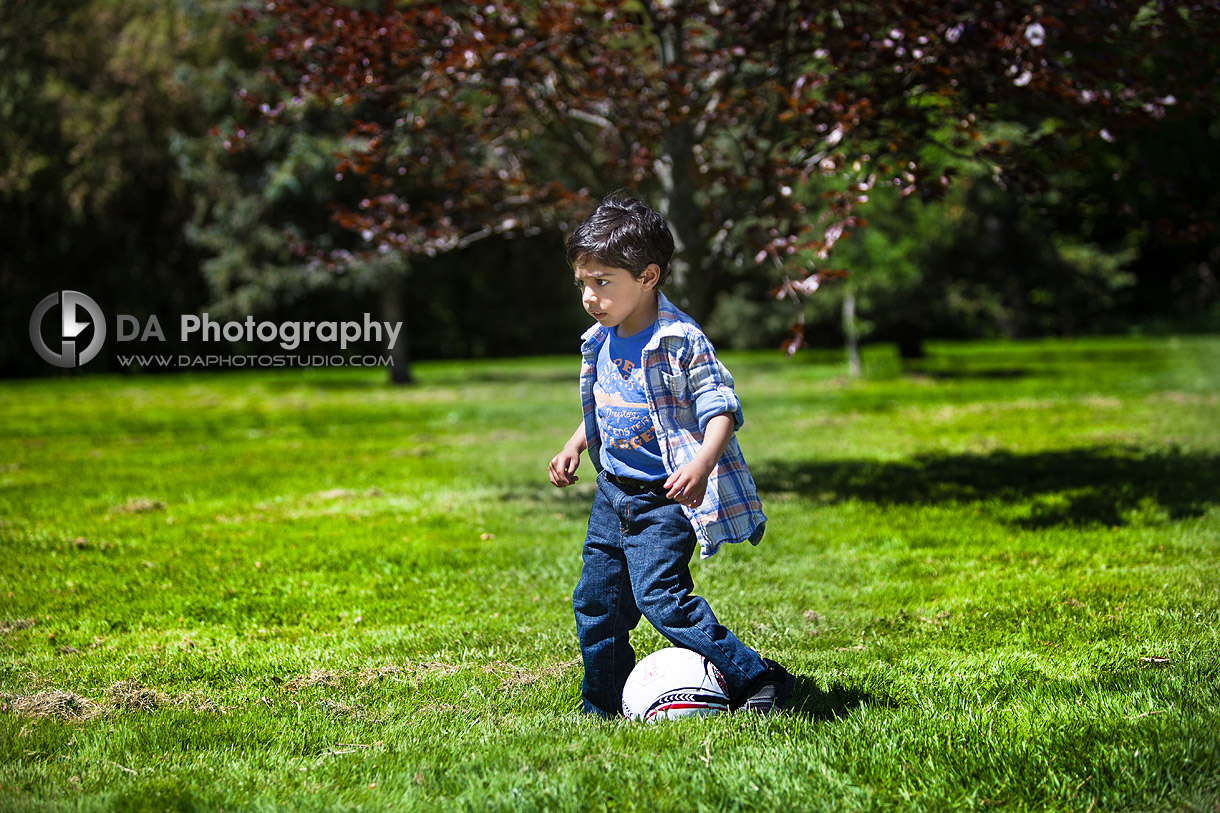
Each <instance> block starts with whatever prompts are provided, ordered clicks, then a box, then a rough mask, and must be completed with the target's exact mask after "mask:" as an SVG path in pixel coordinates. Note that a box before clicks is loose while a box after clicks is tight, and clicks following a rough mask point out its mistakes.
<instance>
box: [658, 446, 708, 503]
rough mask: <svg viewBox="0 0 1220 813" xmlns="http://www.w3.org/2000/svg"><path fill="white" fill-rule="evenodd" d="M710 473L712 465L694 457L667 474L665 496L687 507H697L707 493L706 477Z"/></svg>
mask: <svg viewBox="0 0 1220 813" xmlns="http://www.w3.org/2000/svg"><path fill="white" fill-rule="evenodd" d="M711 473H712V466H709V465H707V463H705V462H703V461H702V460H700V459H699V458H695V459H694V460H692V461H690V462H689V463H687V464H686V465H685V466H682V467H681V468H680V469H678V470H677V471H675V472H674V473H673V474H671V475H669V479H667V480H666V481H665V488H666V489H667V491H666V492H665V496H667V497H669V498H670V499H671V500H673V501H674V502H677V503H681V504H682V505H685V506H686V507H687V508H697V507H698V506H699V504H700V503H701V502H703V496H704V495H705V494H706V493H707V478H708V477H709V476H711Z"/></svg>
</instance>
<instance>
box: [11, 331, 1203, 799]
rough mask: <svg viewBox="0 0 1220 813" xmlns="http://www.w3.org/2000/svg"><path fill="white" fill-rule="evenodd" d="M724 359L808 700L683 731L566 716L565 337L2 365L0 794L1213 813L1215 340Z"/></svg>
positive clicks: (569, 632) (647, 646)
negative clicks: (558, 484)
mask: <svg viewBox="0 0 1220 813" xmlns="http://www.w3.org/2000/svg"><path fill="white" fill-rule="evenodd" d="M726 361H727V362H728V363H729V365H730V367H731V369H732V370H733V372H734V375H735V376H736V379H737V383H738V390H739V392H740V394H741V396H742V400H743V402H744V405H745V410H746V421H747V422H746V426H745V428H744V429H743V431H742V433H741V435H740V440H741V443H742V446H743V448H744V450H745V452H746V455H747V458H748V460H749V461H750V463H751V467H752V469H753V471H754V474H755V477H756V479H757V481H758V483H759V486H760V489H761V491H762V493H763V500H764V503H765V507H766V508H767V511H768V514H769V515H770V523H769V531H768V535H767V538H766V539H765V540H764V542H763V544H762V545H760V546H758V547H757V548H753V547H749V546H741V545H737V546H731V547H729V548H726V549H725V550H724V551H722V552H721V553H720V554H718V555H717V556H715V557H714V558H712V559H710V560H707V561H705V562H698V563H696V564H695V565H694V572H695V581H696V585H697V587H698V589H699V591H700V592H701V593H702V594H703V595H705V596H706V597H707V598H708V599H709V601H710V602H711V604H712V606H713V608H715V610H716V612H717V613H718V615H719V616H720V617H721V619H722V620H723V621H725V622H726V623H727V624H728V625H729V626H730V627H732V628H733V629H734V630H735V631H736V632H738V634H739V635H740V636H741V637H743V638H744V639H745V640H746V641H747V642H748V643H750V644H751V645H753V646H754V647H756V648H758V649H759V650H760V651H762V652H763V653H764V654H766V655H769V656H771V657H774V658H777V659H779V660H781V661H782V662H783V663H785V664H786V665H787V666H788V667H789V668H790V669H791V670H792V671H793V672H795V673H796V674H797V675H798V676H799V678H798V684H797V690H796V693H795V695H794V698H793V702H792V708H791V709H790V710H789V711H787V712H785V713H782V714H780V715H777V716H775V717H773V718H768V719H759V718H753V717H745V716H742V715H726V716H722V717H717V718H709V719H702V720H686V721H676V722H672V723H665V724H660V725H639V724H632V723H628V722H626V721H619V722H617V723H606V722H595V721H588V720H585V719H582V718H581V717H580V715H579V714H578V713H577V707H578V694H579V681H580V675H581V669H580V666H579V663H578V657H579V652H578V649H577V646H576V639H575V632H574V624H573V621H572V618H571V608H570V603H569V596H570V593H571V589H572V587H573V586H574V584H575V581H576V578H577V575H578V570H579V553H580V543H581V540H582V538H583V532H584V523H585V519H586V516H587V510H588V504H589V501H590V495H591V492H590V488H591V486H590V485H589V483H588V481H589V480H590V479H591V478H590V477H588V476H586V477H585V480H584V481H583V482H582V483H581V484H579V485H578V486H576V487H574V488H572V489H567V490H564V491H559V490H556V489H554V488H552V487H551V486H550V485H548V484H547V482H546V475H545V468H546V463H547V461H548V460H549V459H550V457H551V455H553V454H554V453H555V452H556V451H557V450H558V449H559V446H560V445H561V444H562V442H563V441H564V440H565V439H566V438H567V436H568V434H569V433H570V432H571V430H572V428H573V427H574V426H575V425H576V423H577V420H578V418H579V415H578V412H579V404H578V403H577V395H576V381H575V375H576V366H577V360H576V359H575V358H574V357H573V358H566V359H537V360H521V361H506V362H486V363H477V364H439V363H438V364H425V365H420V367H419V369H418V373H419V375H420V378H421V379H422V382H423V383H422V384H421V385H420V386H417V387H414V388H410V389H394V388H389V387H386V386H384V385H383V384H382V377H381V374H380V373H374V372H356V371H305V372H300V371H298V372H283V373H278V372H277V373H268V374H230V375H221V374H216V375H202V374H200V375H190V376H187V375H181V376H163V377H151V376H150V377H135V378H120V377H104V376H97V377H88V376H86V377H80V378H76V379H61V380H47V381H31V382H6V383H3V384H2V385H0V426H2V427H3V430H2V431H0V545H2V547H0V551H2V553H3V563H2V564H0V624H2V625H3V626H2V629H0V653H3V654H2V657H0V692H2V693H3V695H2V697H0V700H2V707H3V710H2V711H0V807H3V808H4V809H12V810H23V809H61V808H62V809H114V810H145V809H149V810H151V809H157V810H160V809H182V810H195V809H198V810H205V809H206V810H216V809H219V808H223V809H225V810H235V809H255V810H261V809H279V808H287V809H298V808H299V809H317V810H323V809H325V810H333V809H364V808H370V809H372V808H377V809H385V808H392V809H393V808H411V807H418V808H421V809H434V808H437V807H440V808H451V809H523V810H525V809H538V808H546V809H556V810H581V811H583V810H597V809H640V810H659V809H660V810H775V809H785V808H787V809H796V810H818V809H825V810H835V811H838V810H871V809H901V810H927V811H935V810H945V809H977V810H991V809H1003V810H1006V811H1012V810H1079V811H1088V810H1097V811H1100V810H1122V809H1132V810H1159V809H1166V810H1198V811H1214V810H1216V809H1217V805H1218V804H1220V756H1218V753H1217V751H1218V746H1220V733H1218V732H1220V658H1218V655H1217V651H1218V650H1220V632H1218V627H1220V417H1218V416H1220V339H1217V338H1195V339H1181V340H1176V339H1106V340H1090V341H1077V342H1053V341H1047V342H1032V343H1020V344H1012V343H1008V344H1003V343H971V344H941V345H934V346H933V347H932V354H931V356H930V357H929V359H928V360H927V361H926V362H925V363H923V364H922V365H920V367H919V368H918V369H915V370H906V371H903V370H901V369H900V367H899V365H898V363H897V361H896V359H895V358H894V357H893V356H892V354H891V353H889V352H888V349H887V348H873V349H872V352H871V353H870V354H868V355H866V359H865V361H866V375H865V377H864V378H863V379H861V380H859V381H848V380H846V379H844V378H843V377H842V375H841V364H840V359H839V357H838V355H837V354H831V353H819V354H806V355H802V356H800V357H798V358H797V359H796V360H794V361H789V360H787V359H783V358H781V357H780V356H778V355H777V354H771V353H760V354H730V355H728V356H727V357H726ZM589 472H590V467H589V466H588V463H587V461H586V462H585V463H583V464H582V473H583V474H585V475H588V474H589ZM635 640H636V644H637V650H638V651H640V653H641V654H643V653H644V652H647V651H650V650H651V649H653V648H656V647H660V646H661V645H662V641H661V639H660V638H659V637H658V636H657V635H656V633H655V632H654V631H653V630H651V629H650V628H647V626H646V625H645V626H644V627H642V628H641V629H640V630H639V631H638V632H637V634H636V638H635ZM1152 659H1156V660H1155V662H1154V661H1153V660H1152ZM57 691H58V692H61V693H63V694H59V695H55V694H52V692H57ZM68 693H70V694H68ZM57 698H58V699H57Z"/></svg>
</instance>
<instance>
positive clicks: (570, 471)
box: [547, 446, 580, 488]
mask: <svg viewBox="0 0 1220 813" xmlns="http://www.w3.org/2000/svg"><path fill="white" fill-rule="evenodd" d="M579 465H580V452H579V451H576V450H573V449H572V448H571V447H568V446H564V447H563V451H561V452H560V453H559V454H557V455H555V456H554V457H552V458H551V465H550V466H549V467H548V468H547V471H548V473H549V474H550V477H551V485H553V486H555V488H563V487H565V486H570V485H572V484H573V483H575V482H577V481H579V480H580V478H579V477H577V476H576V468H577V466H579Z"/></svg>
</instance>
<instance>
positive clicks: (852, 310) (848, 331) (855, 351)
mask: <svg viewBox="0 0 1220 813" xmlns="http://www.w3.org/2000/svg"><path fill="white" fill-rule="evenodd" d="M843 333H844V335H845V336H846V337H847V374H848V375H849V376H851V377H852V378H859V377H860V371H861V369H862V367H861V365H860V326H859V325H858V324H856V295H855V294H853V293H852V292H850V291H848V292H847V294H846V295H845V296H844V297H843Z"/></svg>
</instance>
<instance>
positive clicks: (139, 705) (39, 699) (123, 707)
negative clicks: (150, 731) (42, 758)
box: [0, 680, 225, 721]
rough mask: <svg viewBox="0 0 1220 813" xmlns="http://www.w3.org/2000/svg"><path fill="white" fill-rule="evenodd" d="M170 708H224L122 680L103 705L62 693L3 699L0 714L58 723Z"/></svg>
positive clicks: (218, 710) (221, 711) (222, 710)
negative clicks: (8, 713) (118, 713)
mask: <svg viewBox="0 0 1220 813" xmlns="http://www.w3.org/2000/svg"><path fill="white" fill-rule="evenodd" d="M164 707H170V708H176V709H188V710H191V711H198V712H212V713H216V714H224V713H225V708H224V707H223V706H220V705H218V704H216V703H214V702H212V701H211V700H208V699H207V698H199V697H196V696H195V695H192V694H184V695H177V696H173V697H171V696H170V695H167V694H165V693H163V692H158V691H154V690H153V689H148V688H145V687H143V686H141V685H140V684H139V683H138V682H136V681H134V680H120V681H118V682H117V683H114V684H112V685H111V686H110V688H108V689H107V690H106V693H105V696H104V697H103V698H102V701H101V702H100V703H95V702H93V701H92V700H90V699H89V698H87V697H82V696H81V695H79V694H76V693H75V692H66V691H63V690H62V689H50V690H47V691H41V692H36V693H35V694H29V695H12V694H4V695H0V712H12V713H14V714H17V715H18V716H21V717H26V718H28V719H31V720H41V719H45V718H48V717H54V718H56V719H58V720H69V721H74V720H90V719H93V718H95V717H105V716H107V715H109V714H112V713H114V712H135V713H139V712H153V711H156V710H157V709H159V708H164Z"/></svg>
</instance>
